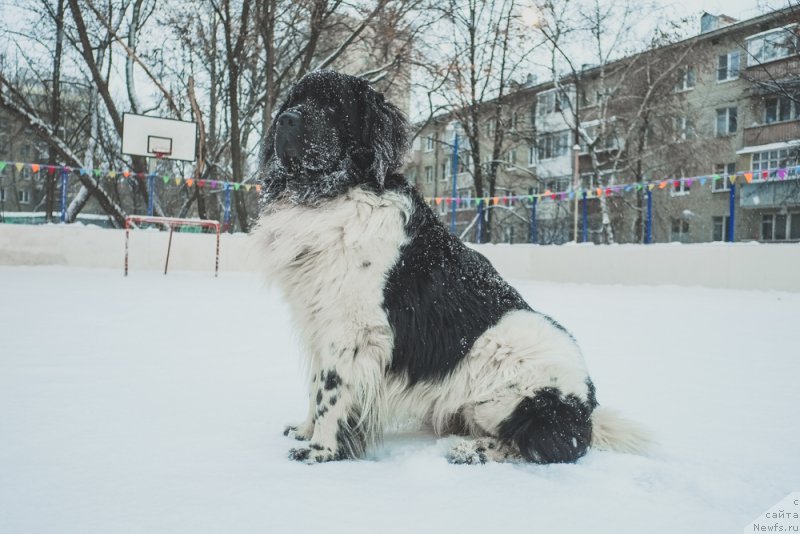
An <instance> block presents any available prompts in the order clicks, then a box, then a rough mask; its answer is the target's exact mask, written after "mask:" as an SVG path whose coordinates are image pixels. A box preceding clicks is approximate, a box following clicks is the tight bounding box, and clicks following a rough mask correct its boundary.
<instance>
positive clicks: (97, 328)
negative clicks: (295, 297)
mask: <svg viewBox="0 0 800 534" xmlns="http://www.w3.org/2000/svg"><path fill="white" fill-rule="evenodd" d="M512 282H514V283H515V285H516V286H517V287H518V288H519V289H520V290H521V291H522V293H523V294H524V296H525V297H526V298H527V299H528V301H529V302H530V303H531V304H532V306H533V307H534V308H536V309H538V310H541V311H544V312H547V313H549V314H551V315H552V316H554V317H555V318H557V319H558V320H559V321H561V322H562V323H563V324H564V325H566V326H567V327H568V328H569V329H570V330H572V332H573V333H574V334H575V336H576V337H577V339H578V341H579V342H580V343H581V345H582V347H583V350H584V353H585V356H586V359H587V361H588V364H589V367H590V370H591V371H592V375H593V378H594V381H595V384H596V386H597V392H598V398H599V400H600V402H601V403H602V404H605V405H608V406H611V407H615V408H618V409H619V410H620V411H622V412H624V413H625V414H626V415H628V416H630V417H631V418H634V419H636V420H638V421H640V422H642V423H644V424H646V425H647V426H648V427H649V428H650V430H651V431H652V433H653V434H654V436H655V437H656V439H657V440H658V442H659V445H658V446H657V447H655V448H654V450H653V451H652V453H651V455H650V456H649V457H639V456H632V455H624V454H615V453H610V452H598V451H590V452H589V454H588V455H587V456H586V457H584V458H583V459H581V460H580V461H579V462H578V463H577V464H574V465H551V466H539V465H520V464H492V465H483V466H454V465H450V464H448V463H447V462H446V461H445V459H444V455H445V452H446V451H447V449H448V448H449V447H451V446H452V445H453V444H454V443H456V442H457V441H458V438H444V439H437V438H435V437H432V436H429V435H426V434H424V433H422V432H406V433H401V434H389V435H387V436H386V440H385V443H384V445H383V446H382V447H381V448H379V449H378V450H374V451H372V452H371V453H370V454H369V457H368V458H366V459H364V460H359V461H346V462H334V463H329V464H322V465H313V466H308V465H304V464H298V463H295V462H293V461H291V460H289V459H288V458H287V451H288V450H289V448H290V447H293V446H295V445H296V444H297V442H295V441H293V440H291V439H289V438H287V437H284V436H283V435H282V430H283V426H284V424H286V423H290V422H296V421H298V420H299V419H300V418H302V416H303V415H304V414H305V411H306V406H305V402H306V400H305V393H304V385H303V378H302V377H303V373H302V365H301V363H300V355H299V354H298V349H297V344H296V341H295V339H294V337H293V334H292V330H291V326H290V323H289V318H288V317H287V310H286V308H285V307H284V305H283V304H282V303H281V301H280V298H279V296H278V295H277V294H276V293H275V292H273V291H272V290H270V289H267V288H266V287H265V286H264V283H263V280H262V278H261V277H260V276H259V275H257V274H248V273H239V274H230V273H226V272H222V273H221V275H220V278H218V279H214V278H213V277H212V276H211V275H210V274H208V273H190V272H177V271H176V272H171V273H170V274H169V275H168V276H164V275H162V274H160V273H158V272H155V271H135V272H132V273H131V276H129V277H128V278H123V276H122V272H121V269H120V270H105V269H85V268H75V267H0V325H1V326H0V328H1V329H2V334H1V335H0V532H3V533H15V534H16V533H37V532H52V533H59V534H60V533H70V532H76V533H126V532H132V533H154V532H168V533H183V532H185V533H204V532H214V533H242V532H244V533H248V532H253V533H293V532H297V533H315V532H324V533H328V534H330V533H339V532H343V533H344V532H346V533H394V532H397V533H437V534H439V533H451V532H453V533H473V532H474V533H482V534H484V533H512V532H514V533H516V532H519V533H562V532H564V533H604V532H608V533H612V532H613V533H644V532H648V533H653V532H658V533H662V532H663V533H728V532H742V530H743V528H744V526H745V525H746V524H748V523H749V522H750V521H752V520H753V519H754V518H755V517H756V516H758V515H759V514H762V512H763V511H764V510H766V509H767V508H769V507H770V506H771V505H773V504H774V503H777V502H778V501H779V500H780V499H782V498H783V497H784V496H785V495H787V494H788V493H790V492H792V491H797V490H798V489H800V454H798V451H800V430H798V429H799V428H800V418H799V417H798V416H799V415H800V413H798V406H799V405H798V385H797V384H798V377H800V343H798V341H800V335H798V323H797V317H798V310H800V294H797V293H782V292H766V291H746V290H723V289H705V288H697V287H676V286H673V287H668V286H662V287H631V286H598V285H580V284H552V283H543V282H530V281H520V280H517V281H512Z"/></svg>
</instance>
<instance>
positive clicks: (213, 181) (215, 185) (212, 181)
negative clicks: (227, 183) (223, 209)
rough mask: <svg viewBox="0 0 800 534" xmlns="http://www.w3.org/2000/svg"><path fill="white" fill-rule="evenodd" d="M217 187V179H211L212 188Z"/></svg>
mask: <svg viewBox="0 0 800 534" xmlns="http://www.w3.org/2000/svg"><path fill="white" fill-rule="evenodd" d="M216 188H217V181H216V180H211V189H216Z"/></svg>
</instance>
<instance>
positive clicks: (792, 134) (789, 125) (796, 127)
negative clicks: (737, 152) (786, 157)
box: [744, 120, 800, 146]
mask: <svg viewBox="0 0 800 534" xmlns="http://www.w3.org/2000/svg"><path fill="white" fill-rule="evenodd" d="M793 139H800V120H792V121H785V122H775V123H772V124H764V125H762V126H753V127H751V128H745V129H744V146H758V145H769V144H771V143H780V142H783V141H791V140H793Z"/></svg>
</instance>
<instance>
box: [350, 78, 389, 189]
mask: <svg viewBox="0 0 800 534" xmlns="http://www.w3.org/2000/svg"><path fill="white" fill-rule="evenodd" d="M357 93H358V98H357V101H358V104H359V105H358V120H357V121H355V122H356V124H354V125H353V126H355V127H357V128H359V130H360V131H358V132H353V134H354V138H355V139H356V140H357V143H356V146H354V147H353V148H352V150H351V154H350V158H351V159H352V161H353V163H354V164H355V165H356V166H357V167H358V168H359V169H360V170H362V171H364V172H366V173H369V174H374V173H373V172H372V171H373V169H372V167H373V163H375V135H376V134H377V127H376V120H377V114H376V111H377V110H376V108H375V106H376V101H375V92H374V91H372V90H371V89H370V88H369V85H368V84H367V82H366V81H362V82H361V84H360V86H359V87H358V89H357ZM374 178H375V179H376V180H377V182H378V185H380V186H381V187H382V186H383V177H382V176H377V175H376V176H374Z"/></svg>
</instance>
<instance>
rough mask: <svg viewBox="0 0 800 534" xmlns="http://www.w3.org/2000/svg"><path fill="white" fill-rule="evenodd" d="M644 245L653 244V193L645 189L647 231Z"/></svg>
mask: <svg viewBox="0 0 800 534" xmlns="http://www.w3.org/2000/svg"><path fill="white" fill-rule="evenodd" d="M644 242H645V244H647V245H649V244H651V243H652V242H653V192H652V191H651V190H650V188H649V187H647V231H646V234H645V239H644Z"/></svg>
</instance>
